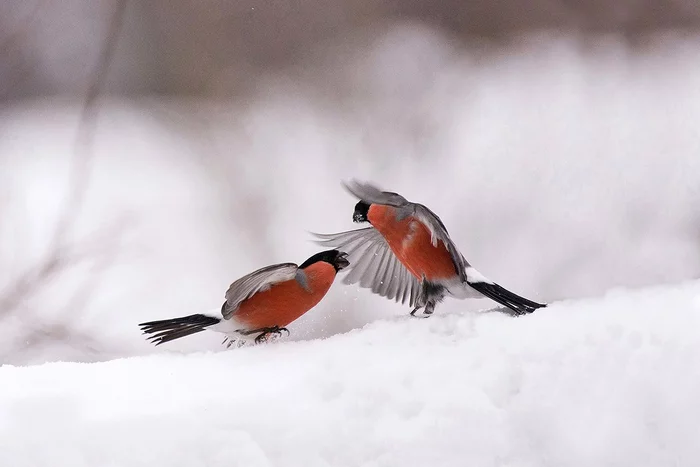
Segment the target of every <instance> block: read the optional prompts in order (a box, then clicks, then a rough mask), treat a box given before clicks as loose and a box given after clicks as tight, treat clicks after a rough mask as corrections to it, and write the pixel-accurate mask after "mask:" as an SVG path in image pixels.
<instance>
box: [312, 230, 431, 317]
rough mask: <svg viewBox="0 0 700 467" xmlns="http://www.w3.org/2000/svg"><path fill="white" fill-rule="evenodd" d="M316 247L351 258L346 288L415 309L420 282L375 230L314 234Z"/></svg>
mask: <svg viewBox="0 0 700 467" xmlns="http://www.w3.org/2000/svg"><path fill="white" fill-rule="evenodd" d="M312 234H313V235H314V236H315V237H316V238H317V240H316V243H317V244H319V245H323V246H326V247H328V246H332V247H334V248H337V249H340V250H343V251H345V252H346V253H347V254H348V261H349V262H350V266H349V267H348V268H347V270H348V274H347V276H345V277H344V278H343V283H345V284H359V286H360V287H363V288H368V289H371V290H372V292H374V293H376V294H378V295H380V296H382V297H386V298H388V299H389V300H395V301H396V302H401V303H402V304H404V303H406V302H407V301H408V303H409V304H410V306H412V307H413V306H415V303H416V300H417V299H418V294H419V292H420V290H421V285H420V282H419V281H418V280H417V279H416V278H415V277H414V276H413V274H411V273H410V272H409V271H408V269H406V267H405V266H404V265H403V264H401V262H400V261H399V259H398V258H397V257H396V255H394V253H393V252H392V251H391V248H389V244H388V243H387V242H386V240H385V239H384V237H382V235H381V234H380V233H379V231H377V230H376V229H375V228H374V227H368V228H365V229H359V230H350V231H347V232H340V233H334V234H317V233H312Z"/></svg>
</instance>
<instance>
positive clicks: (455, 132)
mask: <svg viewBox="0 0 700 467" xmlns="http://www.w3.org/2000/svg"><path fill="white" fill-rule="evenodd" d="M699 27H700V3H698V2H693V1H689V0H656V1H648V0H619V1H617V2H606V1H599V0H583V1H579V2H572V1H569V0H499V1H486V0H461V1H443V2H433V1H428V0H402V1H391V0H372V1H368V0H330V1H328V0H326V1H319V0H305V1H292V0H288V1H277V0H268V1H260V0H236V1H222V0H169V1H152V2H135V1H124V0H62V1H60V2H59V1H57V0H6V1H3V2H2V3H1V4H0V363H11V364H37V363H42V362H46V361H55V360H78V361H99V360H105V359H110V358H118V357H124V356H131V355H142V354H147V353H152V352H182V351H194V350H199V349H206V350H220V349H221V350H222V349H223V347H221V346H220V342H221V340H222V338H221V337H220V336H218V335H214V333H202V334H198V335H196V336H192V337H190V338H187V339H183V340H181V341H179V342H173V343H171V344H168V345H166V346H161V347H158V348H154V347H152V346H151V345H150V344H148V343H147V342H146V341H145V340H144V339H143V337H142V336H141V335H140V331H139V329H138V327H137V323H139V322H142V321H146V320H152V319H162V318H167V317H174V316H179V315H187V314H192V313H199V312H206V311H218V309H219V307H220V305H221V303H222V301H223V295H224V293H225V291H226V289H227V287H228V285H229V284H230V282H232V281H233V280H235V279H237V278H238V277H240V276H242V275H244V274H246V273H248V272H250V271H252V270H254V269H257V268H258V267H261V266H264V265H267V264H270V263H276V262H286V261H293V262H297V263H300V262H302V261H303V260H304V259H306V258H307V257H308V256H310V255H311V254H313V253H315V252H316V251H318V249H319V248H318V247H317V246H315V245H314V244H313V243H311V242H310V236H309V235H308V233H307V232H308V231H317V232H331V231H333V232H335V231H339V230H347V229H351V228H355V227H356V225H354V224H352V222H351V216H352V211H353V206H354V204H355V200H354V199H353V198H352V197H351V196H349V195H348V194H347V193H345V192H344V191H343V190H342V188H341V187H340V180H342V179H349V178H352V177H356V178H359V179H364V180H370V181H373V182H375V183H376V184H378V185H379V186H380V187H382V188H384V189H387V190H391V191H396V192H399V193H401V194H403V195H404V196H406V197H407V198H408V199H410V200H413V201H417V202H422V203H424V204H427V205H428V206H429V207H431V208H432V209H433V210H434V211H436V212H437V213H438V214H439V215H440V216H441V218H442V219H443V221H444V222H445V223H446V225H447V227H448V229H449V230H450V232H451V234H452V236H453V238H454V239H455V240H456V242H457V243H458V245H459V246H460V248H461V249H462V251H463V253H464V255H465V256H466V257H467V258H468V259H469V260H470V262H472V264H473V265H475V266H476V267H477V268H478V269H479V270H480V271H481V272H483V273H484V274H486V275H487V276H489V277H491V278H492V279H494V280H496V281H498V282H499V283H501V284H502V285H504V286H506V287H507V288H509V289H511V290H513V291H515V292H517V293H520V294H522V295H525V296H527V297H529V298H532V299H535V300H545V301H555V300H565V299H575V298H579V297H587V296H595V295H600V294H602V293H605V292H606V291H608V290H610V289H614V288H618V287H640V286H646V285H652V284H661V283H674V282H678V281H683V280H688V279H693V278H697V277H698V276H699V275H700V210H699V209H698V206H699V205H700V188H699V187H700V154H698V153H699V150H700V123H699V122H700V36H699V35H698V32H699V29H698V28H699ZM493 305H494V304H493V303H491V302H489V301H487V300H483V301H471V302H458V301H447V302H445V303H444V304H443V305H441V306H440V308H439V309H438V313H449V312H454V311H459V310H465V309H467V310H480V309H486V308H490V307H492V306H493ZM408 311H409V310H408V309H406V308H405V307H402V306H400V305H396V304H394V303H393V302H389V301H387V300H385V299H382V298H380V297H377V296H373V295H371V294H370V293H369V291H367V290H360V289H357V288H355V287H350V286H344V285H342V284H340V283H336V285H335V286H334V287H333V288H332V290H331V292H330V293H329V295H328V297H327V298H326V299H325V300H324V301H323V302H321V304H319V305H318V306H317V307H316V308H315V309H314V310H312V311H311V312H310V313H308V314H307V315H306V316H304V317H303V318H302V319H300V320H299V321H297V322H296V323H294V324H293V325H292V326H291V327H290V328H291V330H292V339H311V338H324V337H328V336H331V335H333V334H335V333H339V332H347V331H349V330H352V329H356V328H360V327H362V326H364V325H365V324H367V323H370V322H372V321H374V320H377V319H382V318H387V317H392V316H405V315H406V314H407V313H408Z"/></svg>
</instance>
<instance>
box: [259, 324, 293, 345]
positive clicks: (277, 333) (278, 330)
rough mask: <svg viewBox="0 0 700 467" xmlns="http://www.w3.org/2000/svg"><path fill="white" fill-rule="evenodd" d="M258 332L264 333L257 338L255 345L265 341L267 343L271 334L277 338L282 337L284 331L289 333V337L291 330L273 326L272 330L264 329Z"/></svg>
mask: <svg viewBox="0 0 700 467" xmlns="http://www.w3.org/2000/svg"><path fill="white" fill-rule="evenodd" d="M257 331H262V333H261V334H260V335H259V336H258V337H256V338H255V343H256V344H260V343H261V342H263V341H267V338H268V336H270V335H271V334H274V335H275V336H281V335H282V331H284V332H286V333H287V336H289V335H290V332H289V329H287V328H281V327H279V326H272V327H270V328H264V329H258V330H257Z"/></svg>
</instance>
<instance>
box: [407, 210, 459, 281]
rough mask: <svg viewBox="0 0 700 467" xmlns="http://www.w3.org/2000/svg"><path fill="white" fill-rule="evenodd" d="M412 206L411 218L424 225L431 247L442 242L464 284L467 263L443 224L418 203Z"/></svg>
mask: <svg viewBox="0 0 700 467" xmlns="http://www.w3.org/2000/svg"><path fill="white" fill-rule="evenodd" d="M411 204H412V205H413V216H414V217H415V218H416V219H418V220H419V221H420V222H421V223H423V225H425V226H426V227H427V228H428V230H429V231H430V239H431V241H432V243H433V246H437V244H438V242H442V243H443V244H444V245H445V248H447V251H448V252H449V253H450V257H451V258H452V262H453V263H454V265H455V268H456V269H457V274H458V275H459V278H460V280H461V281H462V282H466V281H467V279H468V277H467V276H468V272H467V269H468V268H470V264H469V262H467V260H466V259H465V258H464V256H463V255H462V253H460V251H459V249H458V248H457V245H455V244H454V242H453V241H452V239H451V238H450V234H449V233H447V228H446V227H445V224H443V223H442V221H441V220H440V218H439V217H438V216H437V214H435V213H434V212H433V211H431V210H430V209H428V208H427V207H426V206H423V205H422V204H418V203H411Z"/></svg>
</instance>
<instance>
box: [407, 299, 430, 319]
mask: <svg viewBox="0 0 700 467" xmlns="http://www.w3.org/2000/svg"><path fill="white" fill-rule="evenodd" d="M421 308H423V307H422V306H417V307H415V308H414V309H413V311H411V316H412V317H414V318H430V317H431V316H433V311H435V304H434V303H432V302H428V303H427V304H426V305H425V309H424V310H423V313H421V314H419V315H416V312H417V311H418V310H420V309H421Z"/></svg>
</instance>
